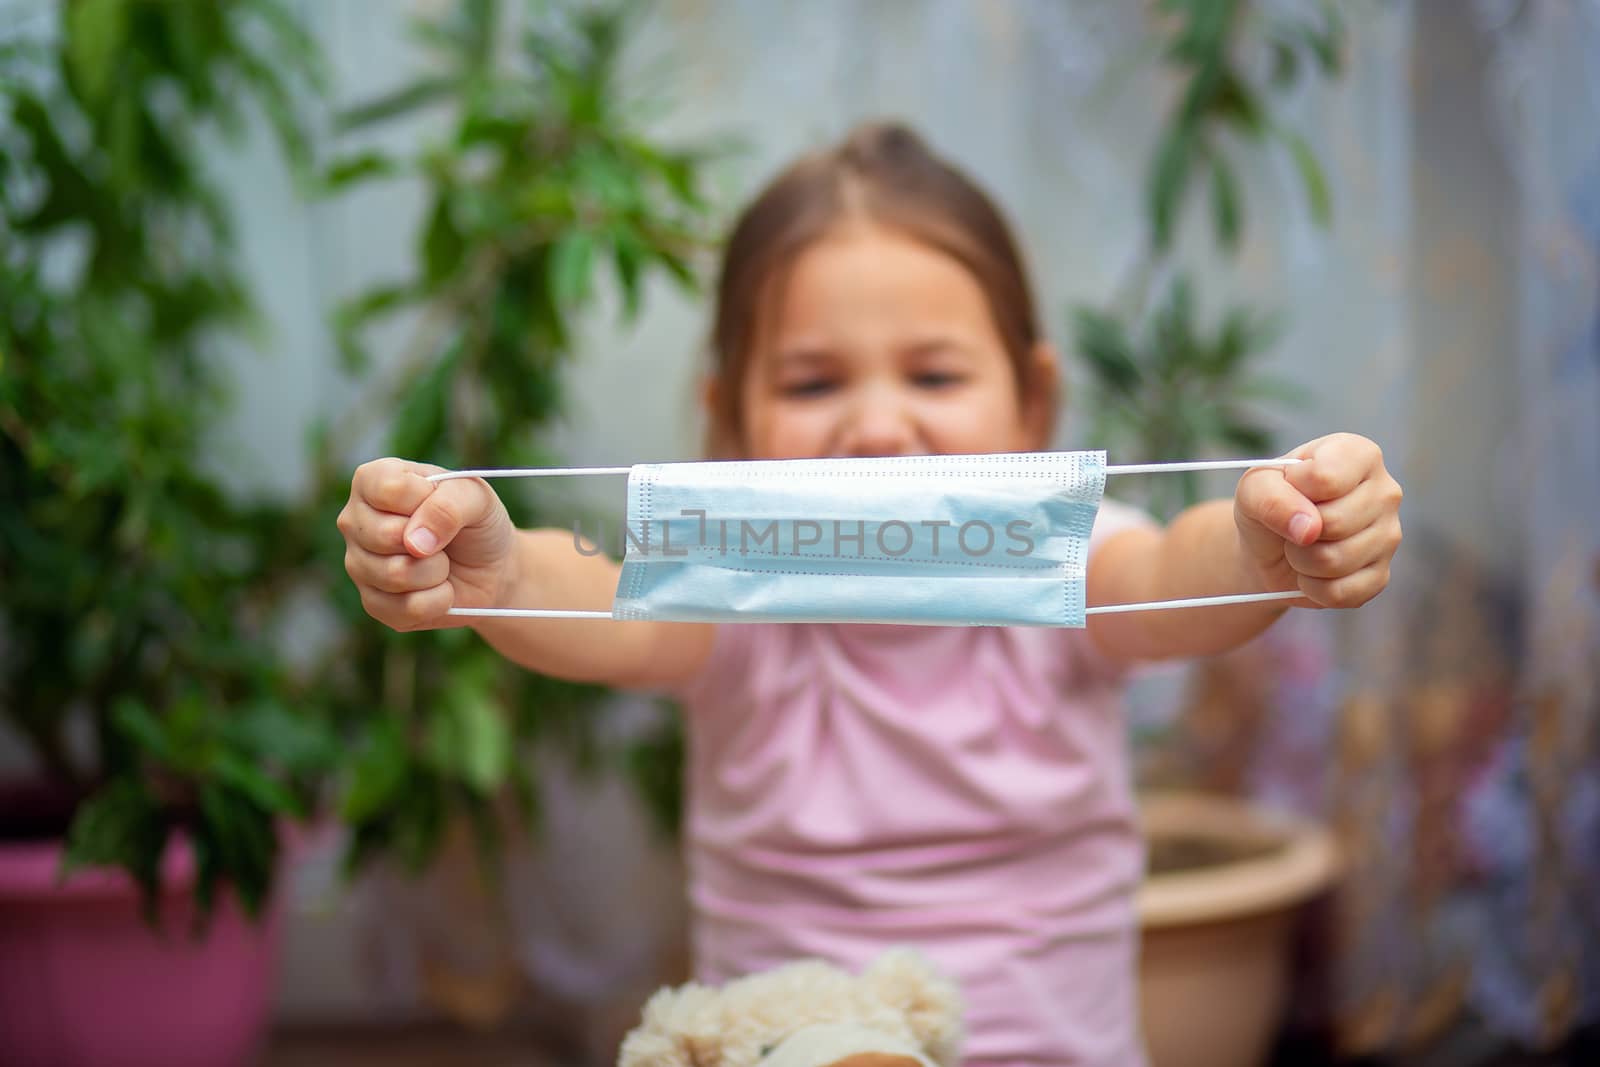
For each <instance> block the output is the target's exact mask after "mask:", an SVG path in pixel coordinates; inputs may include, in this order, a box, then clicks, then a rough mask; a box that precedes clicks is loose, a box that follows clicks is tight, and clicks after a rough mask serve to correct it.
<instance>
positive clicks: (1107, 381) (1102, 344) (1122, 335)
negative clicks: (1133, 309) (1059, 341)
mask: <svg viewBox="0 0 1600 1067" xmlns="http://www.w3.org/2000/svg"><path fill="white" fill-rule="evenodd" d="M1073 326H1074V333H1075V335H1076V338H1077V342H1078V353H1079V355H1080V356H1082V357H1083V359H1084V361H1085V362H1087V363H1088V364H1089V369H1090V370H1091V371H1092V372H1093V373H1094V375H1095V377H1096V379H1098V380H1099V382H1100V383H1101V384H1102V385H1103V386H1104V387H1105V388H1108V389H1110V390H1112V391H1113V392H1118V393H1124V394H1134V393H1137V392H1138V391H1139V390H1140V389H1142V387H1143V385H1144V375H1143V373H1142V372H1141V371H1140V369H1139V364H1138V361H1137V360H1136V359H1135V358H1134V356H1133V349H1132V345H1131V344H1130V343H1129V340H1128V337H1127V334H1126V332H1125V331H1124V330H1123V328H1122V324H1121V323H1119V322H1118V321H1117V320H1116V319H1114V318H1112V317H1111V316H1110V315H1107V314H1106V313H1105V312H1102V311H1097V310H1096V309H1094V308H1091V307H1079V308H1077V309H1075V311H1074V312H1073Z"/></svg>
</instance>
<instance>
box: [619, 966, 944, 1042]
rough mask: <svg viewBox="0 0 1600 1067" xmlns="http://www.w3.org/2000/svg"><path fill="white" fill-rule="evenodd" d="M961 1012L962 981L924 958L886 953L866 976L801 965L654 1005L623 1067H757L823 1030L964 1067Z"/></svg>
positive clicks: (657, 999) (688, 991)
mask: <svg viewBox="0 0 1600 1067" xmlns="http://www.w3.org/2000/svg"><path fill="white" fill-rule="evenodd" d="M961 1016H962V1006H961V999H960V994H959V992H958V991H957V989H956V987H955V984H954V983H952V982H950V981H949V980H948V979H946V978H944V977H943V976H942V975H940V974H939V973H938V972H936V971H935V970H934V969H933V968H932V967H931V966H930V965H929V964H928V963H927V962H926V960H924V959H923V958H922V956H920V955H919V954H918V953H916V952H914V951H912V950H909V949H895V950H891V951H889V952H886V953H884V954H883V955H882V956H880V957H879V958H878V959H877V960H875V961H874V962H873V963H872V964H871V966H869V967H868V968H867V970H866V971H865V972H863V973H862V974H861V975H860V976H859V977H858V976H856V975H852V974H850V973H849V972H847V971H844V970H841V969H840V968H838V967H834V966H831V965H829V964H826V963H823V962H821V961H819V960H801V961H798V962H795V963H790V964H786V965H784V966H782V967H778V968H776V969H774V970H771V971H764V972H762V973H760V974H753V975H749V976H746V977H744V978H737V979H735V980H733V981H732V982H729V983H728V984H727V985H725V986H722V987H721V988H720V989H719V988H714V987H710V986H704V985H700V984H698V983H690V984H688V985H684V986H681V987H679V988H676V989H663V990H661V991H660V992H658V993H656V994H655V995H654V996H653V997H651V998H650V1000H649V1002H648V1003H647V1004H646V1005H645V1008H644V1018H643V1020H642V1021H641V1023H640V1024H639V1026H637V1027H636V1028H634V1030H632V1031H631V1032H630V1033H629V1034H628V1036H627V1038H626V1039H625V1040H624V1041H623V1044H622V1051H621V1054H620V1056H619V1058H618V1060H617V1064H618V1067H755V1064H756V1063H757V1062H759V1061H760V1059H761V1057H762V1056H763V1055H765V1054H766V1052H767V1050H768V1049H770V1048H772V1047H773V1046H774V1045H776V1044H778V1043H779V1042H781V1041H782V1040H783V1039H784V1038H785V1037H787V1036H788V1035H789V1034H791V1033H793V1032H794V1031H796V1030H798V1029H800V1028H802V1027H805V1026H810V1025H813V1024H816V1023H846V1022H850V1023H858V1024H861V1025H863V1026H868V1027H871V1028H872V1029H874V1030H877V1031H881V1032H882V1033H884V1034H885V1035H888V1036H890V1037H897V1038H900V1039H902V1040H906V1041H910V1042H912V1043H913V1044H915V1045H917V1046H919V1047H921V1048H922V1049H923V1051H924V1052H925V1053H926V1054H927V1056H928V1058H929V1059H931V1060H933V1061H934V1062H935V1063H937V1064H939V1065H940V1067H957V1064H958V1063H959V1062H960V1055H961V1041H962V1036H963V1034H962V1028H961Z"/></svg>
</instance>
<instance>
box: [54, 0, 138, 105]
mask: <svg viewBox="0 0 1600 1067" xmlns="http://www.w3.org/2000/svg"><path fill="white" fill-rule="evenodd" d="M66 33H67V62H68V64H69V65H70V67H71V69H72V74H73V77H74V78H76V79H77V81H78V84H79V85H81V86H82V87H83V94H84V97H85V98H86V99H87V100H88V102H89V103H90V105H91V106H95V107H98V106H99V105H100V104H101V103H103V102H104V101H105V99H106V97H107V96H108V95H109V92H110V89H111V87H112V85H113V76H114V75H115V74H116V71H117V58H118V56H119V55H120V54H121V53H122V50H123V42H124V41H125V40H126V39H127V35H128V3H127V0H74V2H73V3H70V4H67V5H66Z"/></svg>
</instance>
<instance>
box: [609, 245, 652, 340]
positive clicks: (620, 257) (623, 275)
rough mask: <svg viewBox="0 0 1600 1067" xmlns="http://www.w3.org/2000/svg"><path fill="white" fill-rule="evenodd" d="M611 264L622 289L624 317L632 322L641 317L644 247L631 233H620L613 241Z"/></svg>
mask: <svg viewBox="0 0 1600 1067" xmlns="http://www.w3.org/2000/svg"><path fill="white" fill-rule="evenodd" d="M611 265H612V267H613V268H615V270H616V274H617V285H618V287H619V288H620V289H621V290H622V318H623V321H624V322H632V321H633V320H635V319H636V318H638V317H639V304H640V297H641V293H640V287H639V277H640V273H641V269H642V267H643V266H644V248H643V246H642V245H640V243H639V241H638V239H637V238H636V237H634V236H633V235H632V234H631V233H627V232H622V233H618V234H617V235H616V236H615V237H614V238H613V239H612V242H611Z"/></svg>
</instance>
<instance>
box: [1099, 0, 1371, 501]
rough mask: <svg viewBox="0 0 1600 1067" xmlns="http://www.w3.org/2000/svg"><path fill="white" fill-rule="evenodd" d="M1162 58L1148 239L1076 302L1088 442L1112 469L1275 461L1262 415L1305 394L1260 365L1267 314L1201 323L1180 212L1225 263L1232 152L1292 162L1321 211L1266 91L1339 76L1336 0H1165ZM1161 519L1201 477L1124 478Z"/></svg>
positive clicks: (1236, 211)
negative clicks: (1205, 210)
mask: <svg viewBox="0 0 1600 1067" xmlns="http://www.w3.org/2000/svg"><path fill="white" fill-rule="evenodd" d="M1157 6H1158V9H1159V11H1160V12H1161V13H1162V15H1163V18H1164V33H1165V37H1164V41H1163V47H1162V60H1163V62H1164V63H1165V65H1166V66H1167V67H1168V68H1169V69H1170V70H1171V71H1172V73H1173V74H1174V75H1175V76H1176V77H1177V79H1178V84H1177V91H1176V99H1175V101H1174V103H1173V106H1172V109H1171V112H1170V114H1169V115H1168V118H1167V121H1166V124H1165V127H1164V128H1163V129H1162V131H1161V133H1160V136H1159V138H1158V140H1157V143H1156V145H1155V147H1154V149H1153V151H1152V153H1151V156H1150V162H1149V165H1148V168H1147V176H1146V192H1145V205H1146V206H1145V210H1146V232H1147V242H1146V245H1145V250H1144V253H1143V255H1141V256H1140V257H1139V258H1138V260H1137V261H1136V262H1135V263H1134V265H1133V268H1132V269H1131V270H1130V271H1129V274H1128V277H1127V279H1126V281H1125V282H1124V283H1123V285H1122V286H1121V288H1120V291H1119V292H1118V293H1116V294H1115V295H1114V296H1113V298H1112V300H1111V302H1110V305H1109V306H1107V307H1088V306H1080V307H1077V308H1075V309H1073V314H1072V320H1073V335H1074V337H1075V339H1076V344H1077V347H1076V352H1077V356H1078V362H1079V365H1080V367H1081V368H1082V369H1083V370H1084V372H1085V375H1086V377H1087V379H1088V383H1089V384H1088V391H1089V404H1088V410H1089V412H1090V423H1091V425H1090V431H1089V439H1090V440H1092V441H1094V442H1095V444H1096V446H1097V447H1103V448H1105V449H1107V450H1108V451H1109V452H1110V454H1111V455H1112V457H1113V458H1114V461H1115V462H1119V463H1156V462H1163V461H1169V460H1184V459H1202V458H1207V457H1211V456H1220V457H1226V458H1254V457H1258V456H1270V455H1274V454H1276V449H1277V442H1276V441H1275V435H1274V434H1273V432H1272V430H1271V428H1270V417H1269V416H1270V414H1271V412H1272V410H1273V409H1274V408H1284V407H1292V406H1294V405H1297V404H1300V403H1301V402H1303V399H1304V397H1303V396H1302V394H1301V393H1300V392H1299V391H1298V390H1296V389H1295V388H1294V387H1293V386H1292V385H1291V384H1289V383H1288V382H1285V381H1281V380H1279V379H1276V378H1274V377H1272V376H1270V375H1266V374H1263V373H1262V372H1261V371H1260V370H1259V364H1260V361H1261V359H1262V357H1264V356H1266V355H1267V354H1268V353H1269V352H1270V350H1271V347H1272V345H1273V343H1274V342H1275V341H1277V340H1278V338H1279V337H1280V336H1281V328H1280V327H1281V324H1280V323H1279V322H1277V321H1276V317H1275V316H1274V315H1272V314H1271V313H1269V312H1264V311H1261V310H1259V309H1255V308H1251V307H1249V306H1247V305H1243V304H1239V305H1235V306H1231V307H1228V308H1227V309H1226V310H1225V311H1224V312H1223V313H1222V315H1221V321H1220V323H1218V324H1217V325H1216V326H1215V328H1214V329H1208V328H1207V327H1206V326H1205V324H1204V323H1202V321H1201V315H1200V311H1199V309H1198V308H1197V298H1196V289H1197V284H1196V281H1195V279H1194V278H1193V277H1192V276H1191V275H1190V274H1189V273H1188V272H1187V271H1185V270H1184V269H1183V268H1182V267H1181V266H1179V265H1178V264H1177V262H1176V259H1175V249H1176V245H1177V241H1178V236H1179V234H1180V233H1181V232H1182V224H1183V219H1184V217H1185V213H1186V210H1187V209H1188V207H1189V206H1190V204H1191V203H1192V202H1193V201H1194V199H1195V196H1196V195H1197V194H1199V193H1201V192H1204V194H1205V196H1206V198H1207V202H1208V204H1209V208H1210V223H1211V232H1212V235H1213V237H1214V239H1215V241H1216V244H1217V247H1218V249H1219V251H1220V252H1221V253H1222V254H1223V255H1224V257H1226V258H1233V257H1235V256H1236V255H1237V253H1238V251H1239V247H1240V242H1241V240H1242V238H1243V235H1244V230H1245V226H1246V222H1247V219H1248V211H1247V205H1246V202H1245V197H1244V192H1243V186H1242V184H1241V182H1240V180H1239V178H1238V172H1239V169H1240V167H1239V154H1240V153H1243V152H1249V151H1262V150H1270V149H1274V148H1275V149H1276V150H1279V151H1284V152H1286V153H1287V154H1288V156H1289V158H1290V159H1291V160H1292V161H1293V164H1294V170H1295V173H1296V174H1297V175H1298V177H1299V180H1300V182H1301V185H1302V187H1303V189H1304V194H1305V200H1306V205H1307V207H1308V209H1309V213H1310V216H1311V217H1312V218H1313V219H1315V220H1316V221H1317V222H1318V223H1319V224H1321V225H1323V226H1327V225H1328V224H1329V222H1330V221H1331V218H1332V211H1333V207H1332V202H1331V197H1330V195H1329V192H1328V182H1327V178H1326V177H1325V175H1324V173H1323V169H1322V165H1321V163H1320V162H1319V161H1318V160H1317V157H1316V153H1315V152H1314V151H1313V150H1312V148H1311V146H1310V144H1309V143H1308V142H1307V140H1306V138H1305V137H1304V136H1303V135H1302V134H1301V133H1300V132H1299V131H1297V130H1295V129H1294V128H1293V127H1292V126H1290V125H1289V124H1287V123H1286V122H1284V121H1283V120H1282V119H1280V118H1279V116H1278V114H1277V111H1276V109H1275V107H1274V104H1275V100H1274V97H1275V96H1277V95H1279V94H1284V93H1288V92H1291V91H1292V90H1293V89H1294V88H1295V86H1296V83H1297V82H1298V81H1299V80H1301V79H1302V78H1306V77H1315V76H1318V75H1320V76H1322V77H1325V78H1333V77H1337V76H1338V74H1339V73H1340V70H1341V55H1340V53H1341V49H1342V48H1343V47H1344V39H1345V33H1344V25H1343V21H1342V19H1341V17H1340V15H1339V11H1338V7H1337V5H1336V4H1335V3H1333V0H1319V2H1318V3H1316V4H1314V5H1302V6H1301V7H1299V8H1289V9H1285V8H1284V7H1283V6H1282V5H1272V4H1258V3H1251V2H1250V0H1161V2H1160V3H1159V4H1158V5H1157ZM1118 491H1119V492H1127V493H1128V494H1129V495H1130V496H1132V497H1133V498H1134V499H1136V500H1138V501H1139V502H1140V503H1141V504H1142V505H1143V506H1145V507H1147V508H1148V509H1149V510H1150V511H1152V512H1153V513H1155V514H1156V515H1158V516H1159V517H1161V518H1163V519H1166V518H1171V517H1172V516H1173V515H1175V514H1176V513H1177V512H1178V511H1180V510H1182V509H1183V508H1185V507H1188V506H1189V505H1191V504H1194V503H1196V502H1198V501H1199V500H1200V499H1202V497H1203V496H1204V495H1205V493H1204V487H1203V480H1202V477H1201V475H1199V474H1197V473H1195V472H1183V473H1180V474H1177V475H1170V474H1169V475H1144V476H1136V479H1135V480H1134V481H1131V482H1130V483H1129V485H1128V486H1124V485H1121V484H1119V485H1118Z"/></svg>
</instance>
